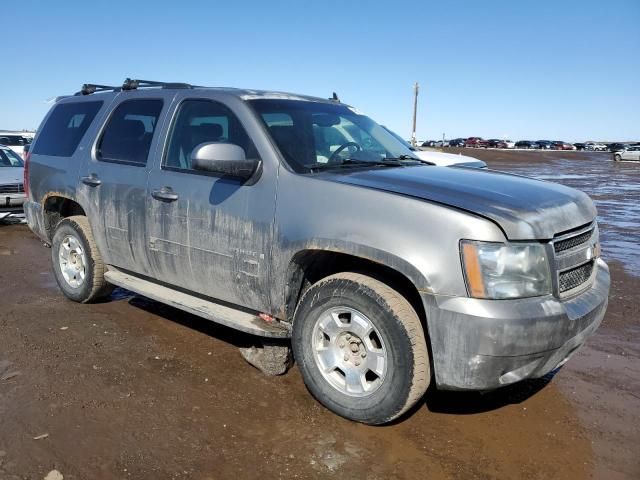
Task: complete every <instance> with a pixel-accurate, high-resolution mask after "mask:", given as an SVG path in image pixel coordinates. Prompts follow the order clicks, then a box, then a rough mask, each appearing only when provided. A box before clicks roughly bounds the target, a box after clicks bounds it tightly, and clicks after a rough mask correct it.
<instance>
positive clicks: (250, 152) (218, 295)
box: [25, 79, 610, 424]
mask: <svg viewBox="0 0 640 480" xmlns="http://www.w3.org/2000/svg"><path fill="white" fill-rule="evenodd" d="M27 169H28V172H27V177H28V182H27V184H26V187H27V191H28V192H27V194H28V201H27V202H26V204H25V209H26V214H27V219H28V223H29V226H30V227H31V229H32V230H33V231H34V232H35V233H36V234H37V235H38V236H39V237H40V238H41V239H42V240H43V241H44V242H45V243H46V244H48V245H50V246H51V247H52V251H51V258H52V266H53V271H54V272H55V277H56V279H57V282H58V284H59V286H60V289H61V290H62V291H63V293H64V294H65V295H66V296H67V297H69V298H70V299H72V300H75V301H77V302H82V303H85V302H91V301H93V300H96V299H97V298H99V297H101V296H105V295H107V294H108V293H109V291H110V288H111V286H112V285H119V286H122V287H124V288H127V289H129V290H132V291H134V292H138V293H140V294H142V295H145V296H147V297H150V298H152V299H155V300H158V301H160V302H164V303H167V304H170V305H173V306H175V307H177V308H180V309H184V310H186V311H189V312H192V313H194V314H196V315H199V316H201V317H204V318H207V319H210V320H212V321H215V322H219V323H222V324H224V325H228V326H230V327H232V328H236V329H238V330H242V331H244V332H248V333H251V334H255V335H257V336H262V337H267V338H271V339H288V338H290V339H291V346H292V349H293V354H294V358H295V360H296V362H297V364H298V367H299V368H300V370H301V372H302V375H303V378H304V381H305V383H306V385H307V386H308V388H309V390H310V391H311V393H312V394H313V395H314V396H315V397H316V398H317V399H318V400H319V401H320V402H321V403H322V404H324V405H325V406H326V407H327V408H329V409H331V410H332V411H334V412H336V413H338V414H339V415H342V416H344V417H347V418H349V419H353V420H357V421H361V422H365V423H370V424H381V423H385V422H389V421H391V420H393V419H395V418H397V417H398V416H400V415H402V414H403V413H404V412H406V411H407V410H408V409H409V408H410V407H411V406H412V405H414V404H415V403H416V402H418V401H419V400H420V399H421V398H422V396H423V395H424V393H425V392H426V390H427V387H428V386H429V385H430V384H432V383H433V384H434V385H435V386H436V387H437V388H440V389H453V390H488V389H495V388H497V387H501V386H503V385H508V384H512V383H514V382H518V381H520V380H523V379H526V378H535V377H540V376H542V375H545V374H546V373H548V372H550V371H552V370H554V369H556V368H558V367H559V366H560V365H562V364H563V363H564V362H565V361H566V360H567V358H569V356H570V355H571V354H572V353H573V352H574V351H575V350H576V349H577V348H578V347H580V345H582V343H584V341H585V339H586V338H587V337H588V336H589V335H590V334H592V333H593V332H594V330H595V329H596V328H597V327H598V325H599V324H600V322H601V320H602V318H603V316H604V313H605V309H606V306H607V296H608V291H609V282H610V279H609V270H608V267H607V265H606V264H605V263H604V262H603V261H602V259H601V258H600V248H599V242H598V226H597V224H596V209H595V207H594V204H593V202H592V201H591V200H590V199H589V197H588V196H587V195H585V194H584V193H582V192H580V191H577V190H573V189H571V188H567V187H564V186H561V185H557V184H554V183H547V182H541V181H535V180H531V179H528V178H524V177H521V176H515V175H508V174H505V173H499V172H494V171H491V170H483V169H470V168H437V167H434V166H432V165H430V164H429V163H428V162H424V161H421V160H420V159H418V158H416V157H414V155H413V153H412V152H411V150H409V149H408V148H407V146H406V145H405V144H404V143H403V142H400V141H398V140H397V139H396V138H394V137H393V136H392V135H391V134H390V133H389V132H387V131H386V130H385V129H384V128H382V127H381V126H380V125H378V124H377V123H375V122H374V121H373V120H371V119H370V118H368V117H366V116H364V115H362V114H361V113H359V112H358V111H357V110H355V109H354V108H352V107H350V106H348V105H345V104H343V103H340V101H338V100H337V98H335V97H334V98H333V99H329V100H326V99H320V98H314V97H307V96H302V95H293V94H287V93H277V92H267V91H257V90H238V89H230V88H203V87H194V86H191V85H188V84H167V83H161V82H144V81H135V80H129V79H127V81H125V83H124V85H123V86H122V87H109V86H96V85H85V86H84V87H83V89H82V91H81V92H78V94H76V95H74V96H70V97H66V98H62V99H60V100H58V102H57V103H56V104H55V105H54V106H53V107H52V109H51V111H50V112H49V113H48V115H47V116H46V118H45V119H44V122H43V123H42V126H41V128H40V129H39V130H38V134H37V136H36V138H35V141H34V144H33V147H32V149H31V157H30V161H29V162H28V163H27Z"/></svg>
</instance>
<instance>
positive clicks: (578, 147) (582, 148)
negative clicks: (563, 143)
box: [573, 143, 586, 150]
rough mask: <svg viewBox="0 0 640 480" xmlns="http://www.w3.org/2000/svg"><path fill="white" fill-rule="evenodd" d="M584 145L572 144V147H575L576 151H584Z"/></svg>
mask: <svg viewBox="0 0 640 480" xmlns="http://www.w3.org/2000/svg"><path fill="white" fill-rule="evenodd" d="M585 145H586V144H585V143H574V144H573V146H574V147H576V150H584V149H585Z"/></svg>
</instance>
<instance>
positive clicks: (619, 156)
mask: <svg viewBox="0 0 640 480" xmlns="http://www.w3.org/2000/svg"><path fill="white" fill-rule="evenodd" d="M613 160H614V161H616V162H619V161H620V160H622V156H621V155H619V154H615V155H614V156H613Z"/></svg>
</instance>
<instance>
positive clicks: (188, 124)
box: [162, 100, 258, 170]
mask: <svg viewBox="0 0 640 480" xmlns="http://www.w3.org/2000/svg"><path fill="white" fill-rule="evenodd" d="M208 142H227V143H233V144H235V145H238V146H240V147H242V148H243V149H244V151H245V155H246V157H247V158H256V157H257V156H258V154H257V151H256V149H255V147H254V145H253V142H252V141H251V140H250V139H249V136H248V135H247V132H246V130H245V129H244V127H243V126H242V124H241V123H240V120H238V118H237V117H236V116H235V114H234V113H233V112H232V111H231V110H230V109H229V108H228V107H227V106H225V105H223V104H221V103H218V102H214V101H211V100H185V101H184V102H182V104H181V105H180V107H179V108H178V113H177V115H176V118H175V121H174V123H173V126H172V128H171V133H170V134H169V140H168V145H167V149H166V152H165V156H164V159H163V161H162V168H164V169H167V170H193V168H192V166H191V153H192V152H193V149H194V148H195V147H197V146H198V145H200V144H202V143H208Z"/></svg>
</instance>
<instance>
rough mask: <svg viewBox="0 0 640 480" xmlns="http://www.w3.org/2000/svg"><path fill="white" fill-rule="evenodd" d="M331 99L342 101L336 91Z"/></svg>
mask: <svg viewBox="0 0 640 480" xmlns="http://www.w3.org/2000/svg"><path fill="white" fill-rule="evenodd" d="M329 100H332V101H334V102H338V103H340V99H339V98H338V94H337V93H336V92H333V95H332V96H331V98H330V99H329Z"/></svg>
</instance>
